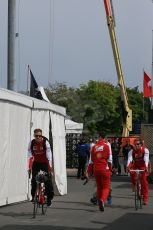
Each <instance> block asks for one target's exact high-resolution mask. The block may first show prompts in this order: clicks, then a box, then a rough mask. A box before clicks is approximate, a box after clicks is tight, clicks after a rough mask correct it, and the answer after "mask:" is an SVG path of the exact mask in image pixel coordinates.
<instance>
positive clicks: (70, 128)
mask: <svg viewBox="0 0 153 230" xmlns="http://www.w3.org/2000/svg"><path fill="white" fill-rule="evenodd" d="M65 126H66V133H80V134H81V133H82V131H83V123H77V122H74V121H72V120H70V119H65Z"/></svg>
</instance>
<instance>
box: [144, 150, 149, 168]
mask: <svg viewBox="0 0 153 230" xmlns="http://www.w3.org/2000/svg"><path fill="white" fill-rule="evenodd" d="M144 162H145V165H146V168H148V164H149V150H148V149H147V148H145V152H144Z"/></svg>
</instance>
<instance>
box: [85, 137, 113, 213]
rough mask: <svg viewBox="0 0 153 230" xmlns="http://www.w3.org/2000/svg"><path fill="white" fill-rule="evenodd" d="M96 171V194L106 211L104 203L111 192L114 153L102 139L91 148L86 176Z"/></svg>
mask: <svg viewBox="0 0 153 230" xmlns="http://www.w3.org/2000/svg"><path fill="white" fill-rule="evenodd" d="M92 170H93V173H94V177H95V180H96V186H97V191H96V196H97V199H98V204H99V209H100V211H104V203H105V201H106V200H107V197H108V195H109V192H110V172H111V170H112V154H111V152H110V149H109V146H108V145H107V144H106V143H105V141H104V140H103V139H100V140H99V141H98V142H97V144H95V145H94V146H93V148H92V150H91V160H90V162H89V165H88V169H87V173H86V176H87V178H88V177H89V175H90V173H91V172H92Z"/></svg>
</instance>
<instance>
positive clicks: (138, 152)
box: [127, 138, 149, 205]
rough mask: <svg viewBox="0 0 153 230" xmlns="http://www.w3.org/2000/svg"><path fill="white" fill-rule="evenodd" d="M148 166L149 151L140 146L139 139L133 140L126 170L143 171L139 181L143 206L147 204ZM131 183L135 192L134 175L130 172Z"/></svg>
mask: <svg viewBox="0 0 153 230" xmlns="http://www.w3.org/2000/svg"><path fill="white" fill-rule="evenodd" d="M148 164H149V150H148V149H147V148H146V147H144V146H143V145H142V141H141V139H140V138H136V139H135V140H134V148H133V149H132V150H130V152H129V154H128V161H127V170H128V171H130V169H140V170H144V172H141V181H142V195H143V204H144V205H147V204H148V182H147V179H146V177H147V174H148ZM130 176H131V182H132V187H133V191H134V190H135V184H136V173H135V172H131V173H130Z"/></svg>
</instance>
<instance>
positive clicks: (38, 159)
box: [28, 129, 54, 206]
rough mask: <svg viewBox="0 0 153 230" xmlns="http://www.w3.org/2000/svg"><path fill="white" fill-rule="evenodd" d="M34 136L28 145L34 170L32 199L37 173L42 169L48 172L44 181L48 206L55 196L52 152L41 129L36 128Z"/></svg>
mask: <svg viewBox="0 0 153 230" xmlns="http://www.w3.org/2000/svg"><path fill="white" fill-rule="evenodd" d="M34 137H35V138H34V139H33V140H32V141H31V142H30V144H29V147H28V158H29V170H30V171H31V170H32V180H31V186H32V187H31V195H32V201H34V195H35V191H36V186H37V183H36V175H37V173H38V172H39V171H40V170H42V171H44V172H46V173H47V180H46V181H45V182H44V183H45V188H46V195H47V206H51V200H52V199H53V196H54V192H53V185H52V180H51V171H52V152H51V148H50V144H49V142H48V140H47V138H46V137H44V136H42V130H41V129H35V130H34Z"/></svg>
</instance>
